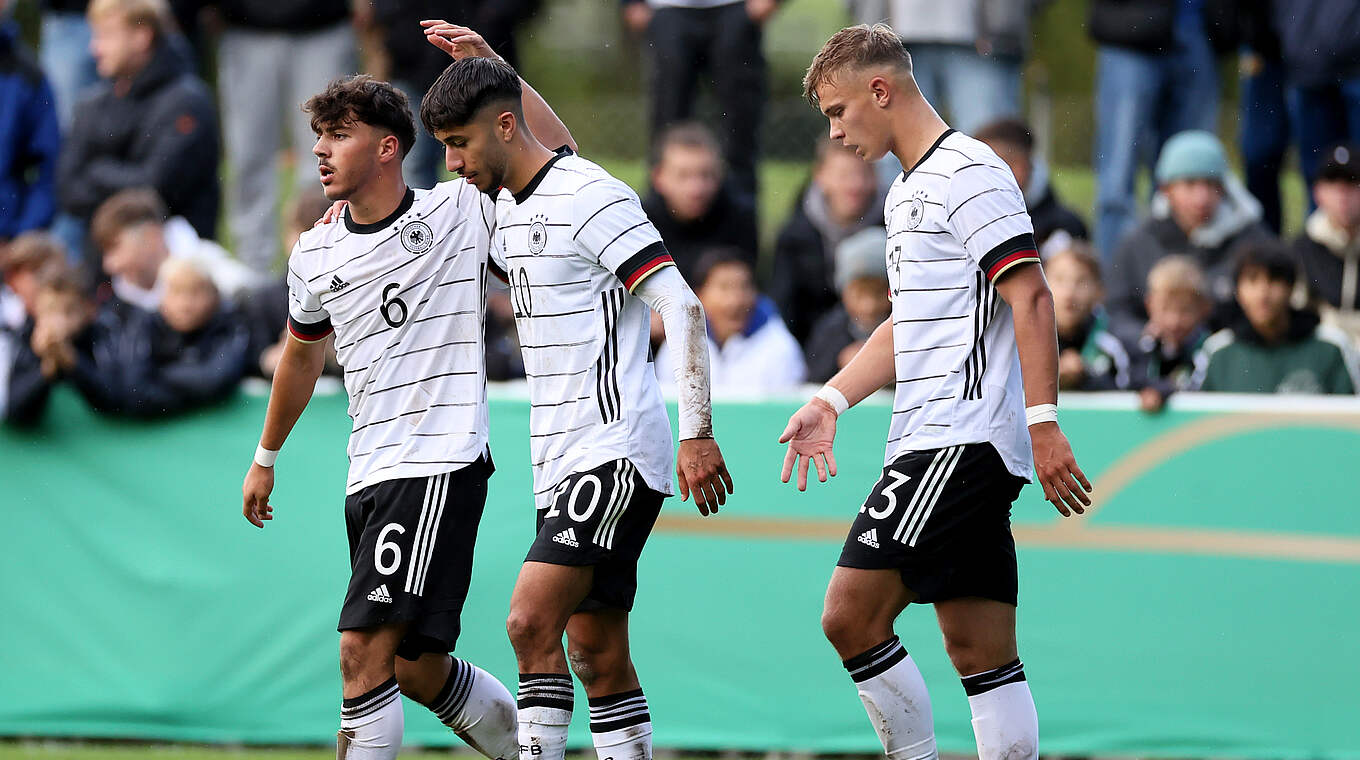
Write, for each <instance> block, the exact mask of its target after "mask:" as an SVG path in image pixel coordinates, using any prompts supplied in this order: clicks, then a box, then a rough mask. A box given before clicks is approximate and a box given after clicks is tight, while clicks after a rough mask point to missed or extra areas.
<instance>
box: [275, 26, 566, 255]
mask: <svg viewBox="0 0 1360 760" xmlns="http://www.w3.org/2000/svg"><path fill="white" fill-rule="evenodd" d="M541 4H542V0H372V5H373V21H374V23H375V24H377V25H378V27H380V32H381V38H382V41H383V48H384V52H385V53H386V54H387V60H386V64H387V72H386V77H387V78H388V79H389V80H390V81H391V82H392V84H393V85H394V86H395V87H396V88H397V89H399V90H401V91H402V92H403V93H405V94H406V99H407V100H408V101H410V103H411V107H412V109H413V110H419V109H420V101H421V99H422V98H424V97H425V92H426V91H427V90H429V89H430V85H432V84H434V80H435V79H438V78H439V75H440V74H441V73H443V71H444V68H445V67H446V66H448V65H449V56H448V54H447V53H445V52H444V51H442V50H440V49H439V48H437V47H435V46H433V45H431V44H430V43H429V42H427V41H426V40H425V34H424V32H423V30H422V29H421V27H420V22H421V21H423V20H425V19H440V18H448V19H453V20H454V21H455V22H456V23H458V24H461V25H462V26H466V27H470V28H472V29H476V30H477V33H478V34H480V35H481V36H482V39H484V40H486V42H487V44H489V45H490V46H491V48H492V49H493V50H495V51H496V52H497V54H499V55H500V56H501V57H502V58H504V59H505V60H506V62H507V63H509V64H510V65H511V66H515V67H516V68H518V66H519V56H518V48H517V46H516V45H515V35H514V30H515V27H516V26H518V25H519V24H522V23H524V22H525V21H526V20H527V19H529V18H532V17H533V15H534V13H535V12H536V11H537V10H538V6H539V5H541ZM337 73H338V72H337ZM372 73H376V72H372ZM551 147H554V148H555V147H557V146H555V145H554V146H551ZM443 165H444V147H443V146H442V145H440V144H439V141H438V140H436V139H434V136H433V135H431V134H430V133H429V132H427V131H425V130H424V129H417V130H416V143H415V145H414V146H413V147H412V148H411V152H410V153H407V154H406V159H405V160H404V161H403V162H402V173H403V174H404V175H405V177H406V184H407V185H409V186H411V187H420V188H430V187H434V185H435V183H436V182H438V181H439V168H440V167H442V166H443ZM290 248H291V246H290V247H288V248H284V250H285V251H287V250H290Z"/></svg>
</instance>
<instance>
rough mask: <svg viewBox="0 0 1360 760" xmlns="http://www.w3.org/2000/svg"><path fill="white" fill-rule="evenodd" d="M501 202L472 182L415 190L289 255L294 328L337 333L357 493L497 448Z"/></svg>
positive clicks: (310, 334)
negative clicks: (375, 215) (491, 270)
mask: <svg viewBox="0 0 1360 760" xmlns="http://www.w3.org/2000/svg"><path fill="white" fill-rule="evenodd" d="M494 214H495V206H494V204H493V203H491V202H490V200H489V199H487V198H486V196H484V195H483V194H482V193H479V192H477V190H476V189H475V188H473V187H471V186H469V185H467V184H466V183H464V182H445V183H441V184H439V185H436V186H435V187H434V188H433V189H431V190H414V191H409V190H408V191H407V194H406V198H405V199H404V200H403V201H402V204H401V206H400V207H398V208H397V210H396V211H395V212H394V213H393V214H392V215H391V216H390V217H388V218H387V219H384V220H382V221H380V222H375V223H373V224H366V225H361V224H357V223H355V222H353V221H352V220H351V219H350V218H349V213H348V211H346V213H345V216H344V220H343V223H335V224H327V225H322V226H319V227H314V228H313V229H310V230H308V231H306V232H304V233H302V237H301V238H300V239H299V240H298V243H297V246H296V247H295V248H294V249H293V253H292V255H291V256H290V257H289V259H288V291H289V317H288V328H289V330H290V331H291V332H292V334H293V336H294V337H296V338H297V339H299V340H303V341H317V340H321V339H323V338H325V337H326V336H327V335H329V334H330V333H331V332H332V330H333V331H334V332H335V350H336V355H337V357H338V358H339V361H340V364H341V365H342V366H343V367H344V370H345V390H346V392H347V393H348V394H349V416H350V418H351V419H352V420H353V427H352V430H351V432H350V438H349V449H348V453H349V479H348V483H347V484H346V486H345V493H346V494H352V493H354V492H356V491H359V490H361V489H363V488H366V487H368V486H371V485H373V484H375V483H381V482H383V481H386V480H394V479H398V478H415V477H426V476H432V475H439V474H442V473H446V472H452V471H453V470H457V469H460V468H462V467H464V466H466V465H468V464H470V463H472V462H474V461H476V460H477V459H478V458H479V457H481V456H482V454H483V452H485V451H486V450H487V413H486V370H485V353H484V349H483V314H484V306H485V293H486V268H487V251H488V249H489V246H490V235H491V229H492V227H493V226H494V221H495V220H494Z"/></svg>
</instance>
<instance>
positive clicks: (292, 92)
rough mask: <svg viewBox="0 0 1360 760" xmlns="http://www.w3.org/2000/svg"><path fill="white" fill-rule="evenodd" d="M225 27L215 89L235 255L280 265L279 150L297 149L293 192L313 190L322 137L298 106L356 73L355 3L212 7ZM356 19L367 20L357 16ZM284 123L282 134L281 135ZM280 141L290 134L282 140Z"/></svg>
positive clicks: (332, 0)
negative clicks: (219, 102) (315, 150)
mask: <svg viewBox="0 0 1360 760" xmlns="http://www.w3.org/2000/svg"><path fill="white" fill-rule="evenodd" d="M215 4H216V5H217V8H218V9H219V11H220V12H221V15H222V18H223V20H224V21H225V22H226V28H225V29H224V30H223V32H222V36H221V39H220V41H219V43H218V46H217V87H218V94H219V95H220V96H221V99H222V138H223V140H224V141H225V147H226V169H227V174H228V176H229V177H230V178H231V183H230V186H229V189H228V203H227V214H228V216H227V226H228V228H229V229H230V230H231V236H232V240H233V241H234V246H233V250H234V251H235V252H236V255H237V256H238V257H239V258H240V259H241V261H243V262H245V263H246V264H247V265H248V266H250V268H251V269H253V270H255V271H256V272H260V273H264V272H269V271H271V270H273V269H274V268H275V267H276V265H278V264H280V254H281V251H280V250H279V247H278V246H279V207H280V202H279V198H280V196H281V195H282V194H283V193H282V191H281V189H280V186H279V185H280V174H279V171H278V165H277V164H278V161H277V159H278V154H279V150H280V149H281V148H283V147H284V146H285V142H286V143H287V147H289V148H291V153H292V155H293V157H294V158H293V172H292V182H293V190H294V192H293V194H297V193H300V192H303V191H306V190H314V189H315V188H316V185H317V179H318V178H317V159H316V156H314V155H312V146H313V145H315V144H316V135H315V134H313V133H312V127H311V121H310V119H309V118H308V116H307V115H306V114H304V113H303V112H302V110H301V109H300V108H299V107H298V104H300V103H302V102H303V101H304V100H306V99H307V98H309V97H311V96H312V95H313V94H315V93H317V92H320V91H322V90H324V89H326V85H327V84H329V83H330V81H331V80H332V79H334V78H336V77H339V76H343V75H346V74H350V73H353V72H354V71H355V67H356V58H357V49H358V45H357V42H356V41H355V40H356V38H355V29H354V27H355V25H356V24H358V23H359V19H357V18H355V17H354V16H352V15H351V12H350V9H351V6H352V5H353V7H355V8H363V9H366V8H367V7H368V4H367V3H366V2H360V3H353V4H351V2H350V0H215ZM359 18H363V16H360V17H359ZM280 125H282V126H283V129H280ZM284 134H286V135H287V139H286V141H285V139H284V137H283V136H284Z"/></svg>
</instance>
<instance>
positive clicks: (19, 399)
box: [2, 262, 94, 425]
mask: <svg viewBox="0 0 1360 760" xmlns="http://www.w3.org/2000/svg"><path fill="white" fill-rule="evenodd" d="M93 317H94V306H93V304H92V302H91V301H90V299H89V293H88V288H87V287H86V286H85V279H84V278H83V277H82V276H81V275H80V273H79V272H77V271H76V270H74V269H72V268H70V267H68V266H65V265H64V262H63V263H61V264H58V265H55V266H50V267H47V268H45V269H44V270H43V271H42V273H41V274H40V275H39V277H38V280H37V283H36V289H35V292H34V299H33V311H32V314H31V316H30V318H29V319H28V320H27V322H26V323H25V326H24V330H23V332H22V334H21V338H22V340H21V341H20V342H18V343H16V344H14V346H13V348H14V349H15V350H14V354H13V356H12V358H11V359H10V363H9V366H8V368H7V369H8V377H7V378H6V383H5V389H4V391H2V393H3V394H4V396H5V401H4V418H5V421H6V422H9V423H11V424H16V425H31V424H34V423H36V422H37V421H38V420H39V419H40V418H41V417H42V413H43V410H45V409H46V408H47V398H48V394H49V393H50V391H51V389H52V385H53V384H54V383H55V382H56V381H57V380H59V379H61V378H62V377H63V376H64V375H66V374H68V373H70V372H73V371H74V370H75V368H76V366H77V364H78V363H79V361H80V355H79V354H78V353H77V349H76V346H75V344H74V343H73V340H72V338H73V336H75V335H77V334H79V333H82V332H84V331H86V330H87V325H88V324H89V323H90V321H91V320H92V319H93Z"/></svg>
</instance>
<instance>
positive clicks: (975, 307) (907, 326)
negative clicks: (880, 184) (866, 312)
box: [884, 129, 1039, 479]
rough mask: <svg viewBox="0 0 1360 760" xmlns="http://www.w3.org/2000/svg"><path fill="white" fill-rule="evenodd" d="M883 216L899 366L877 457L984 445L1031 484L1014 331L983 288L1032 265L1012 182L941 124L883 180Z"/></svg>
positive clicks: (1001, 305) (1029, 238)
mask: <svg viewBox="0 0 1360 760" xmlns="http://www.w3.org/2000/svg"><path fill="white" fill-rule="evenodd" d="M884 212H885V216H884V218H885V219H886V220H887V226H888V245H887V263H888V284H889V287H890V288H891V292H892V320H893V352H894V364H895V365H896V370H897V384H896V390H895V393H894V396H893V413H892V422H891V424H890V426H889V429H888V445H887V452H886V461H887V462H892V461H893V460H895V459H897V458H898V457H900V456H901V455H902V454H904V453H905V452H908V451H920V450H924V449H937V448H943V447H945V446H955V445H959V444H965V443H983V442H990V443H991V444H992V445H993V446H994V447H996V450H997V452H998V453H999V454H1000V455H1001V458H1002V460H1003V461H1005V463H1006V469H1008V470H1009V471H1010V472H1011V473H1013V474H1015V475H1017V476H1019V477H1023V478H1026V479H1028V478H1030V477H1031V471H1032V467H1031V460H1032V453H1031V451H1030V444H1029V430H1028V428H1027V427H1026V426H1025V394H1024V387H1023V385H1022V383H1021V380H1020V361H1019V356H1018V354H1017V353H1016V348H1015V324H1014V322H1013V321H1012V318H1011V309H1010V306H1009V305H1007V304H1006V302H1005V301H1004V300H1002V299H1001V298H1000V296H998V295H997V292H996V287H995V286H994V284H993V283H995V282H996V280H997V278H999V277H1001V276H1002V275H1003V274H1005V272H1006V271H1007V270H1009V269H1010V268H1011V267H1014V266H1017V265H1019V264H1023V263H1027V262H1038V261H1039V254H1038V252H1037V251H1036V249H1035V245H1034V228H1033V226H1032V225H1031V224H1030V219H1029V214H1028V212H1026V210H1025V201H1024V198H1023V197H1022V196H1021V194H1020V188H1018V187H1017V186H1016V184H1015V177H1014V176H1013V175H1012V174H1011V171H1010V169H1009V168H1008V167H1007V166H1006V164H1005V163H1003V162H1002V161H1001V159H1000V158H998V157H997V155H996V154H995V153H993V152H992V149H991V148H988V147H987V146H986V145H985V144H983V143H981V142H979V141H977V140H974V139H973V138H971V137H967V136H966V135H963V134H961V133H959V132H955V131H954V130H952V129H951V130H949V131H947V132H946V133H945V134H944V135H942V136H941V137H940V139H939V140H937V141H936V142H935V145H934V146H932V147H931V149H930V150H929V151H927V152H926V154H925V155H924V156H923V157H922V158H921V160H920V161H918V162H917V163H916V165H915V166H913V167H912V168H911V169H908V170H907V171H905V172H903V173H902V175H901V176H900V177H898V179H897V180H896V181H895V182H893V185H892V189H891V190H890V191H889V192H888V199H887V202H886V203H885V205H884Z"/></svg>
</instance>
